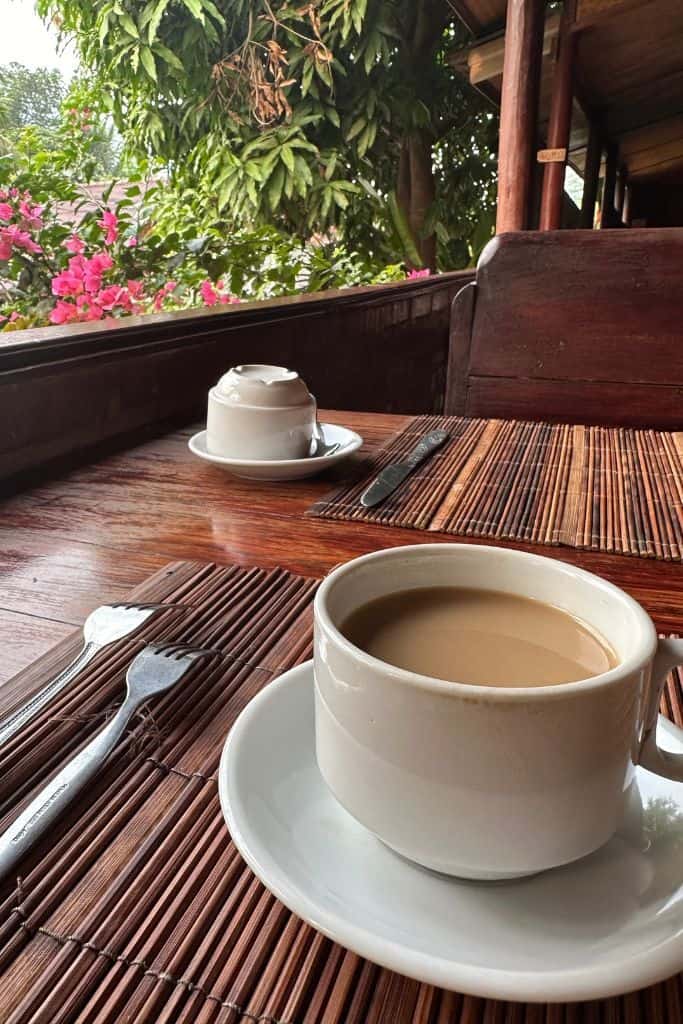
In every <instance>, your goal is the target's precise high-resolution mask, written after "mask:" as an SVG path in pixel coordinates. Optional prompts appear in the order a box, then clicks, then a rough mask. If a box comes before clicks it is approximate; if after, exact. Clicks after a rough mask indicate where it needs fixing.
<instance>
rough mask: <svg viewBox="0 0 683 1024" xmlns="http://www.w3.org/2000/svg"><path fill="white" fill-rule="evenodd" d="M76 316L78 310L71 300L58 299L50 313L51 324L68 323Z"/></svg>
mask: <svg viewBox="0 0 683 1024" xmlns="http://www.w3.org/2000/svg"><path fill="white" fill-rule="evenodd" d="M77 318H78V310H77V309H76V307H75V306H74V304H73V302H64V301H63V300H62V299H60V300H59V301H58V302H57V303H56V305H55V308H54V309H53V310H52V312H51V313H50V323H51V324H68V323H71V321H72V320H76V319H77Z"/></svg>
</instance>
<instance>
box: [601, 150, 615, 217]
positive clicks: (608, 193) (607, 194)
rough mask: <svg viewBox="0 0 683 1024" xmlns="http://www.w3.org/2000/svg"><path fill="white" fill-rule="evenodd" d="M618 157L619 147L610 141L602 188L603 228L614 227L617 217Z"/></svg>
mask: <svg viewBox="0 0 683 1024" xmlns="http://www.w3.org/2000/svg"><path fill="white" fill-rule="evenodd" d="M617 158H618V150H617V147H616V145H615V144H614V143H613V142H610V143H609V145H608V146H607V160H606V162H605V184H604V186H603V189H602V210H601V213H600V227H601V228H613V227H614V225H615V223H616V219H617V218H616V213H615V210H614V189H615V186H616V183H617Z"/></svg>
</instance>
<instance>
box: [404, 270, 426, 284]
mask: <svg viewBox="0 0 683 1024" xmlns="http://www.w3.org/2000/svg"><path fill="white" fill-rule="evenodd" d="M430 275H431V270H430V269H429V267H424V268H423V269H422V270H409V271H408V273H407V274H406V277H407V279H408V280H409V281H414V280H415V278H416V277H429V276H430Z"/></svg>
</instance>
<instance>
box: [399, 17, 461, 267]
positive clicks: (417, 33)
mask: <svg viewBox="0 0 683 1024" xmlns="http://www.w3.org/2000/svg"><path fill="white" fill-rule="evenodd" d="M407 9H408V10H410V11H411V12H412V23H411V24H410V25H409V26H406V36H405V37H404V39H403V46H402V56H401V59H402V61H403V63H404V66H405V73H406V79H407V80H408V81H412V82H413V83H416V94H417V95H418V97H420V98H421V99H422V101H423V102H424V103H425V105H426V106H427V108H429V106H430V101H431V97H430V94H429V86H428V84H427V81H428V76H425V68H429V67H430V66H431V65H432V64H433V62H434V60H435V59H436V53H437V50H438V47H439V44H440V42H441V38H442V36H443V33H444V30H445V28H446V25H447V24H448V20H449V17H451V15H452V11H451V8H450V5H449V4H448V3H447V2H445V0H415V3H414V5H413V6H411V5H407ZM423 83H424V84H423ZM423 93H424V95H422V94H423ZM433 141H434V140H433V132H430V131H429V130H428V129H425V130H423V131H420V130H413V131H411V132H410V133H409V134H406V135H404V136H403V138H402V139H401V148H400V153H399V162H398V175H397V184H396V198H397V200H398V204H399V206H400V208H401V212H402V213H403V215H404V217H405V219H406V221H407V222H408V224H409V225H410V230H411V232H412V234H413V237H414V239H415V244H416V246H417V249H418V251H419V253H420V256H421V257H422V261H423V263H424V266H426V267H429V269H430V270H436V236H435V235H434V234H431V235H429V236H427V237H423V232H424V226H425V220H426V217H427V214H428V213H429V209H430V207H431V205H432V203H433V202H434V198H435V195H436V186H435V182H434V172H433V170H432V144H433Z"/></svg>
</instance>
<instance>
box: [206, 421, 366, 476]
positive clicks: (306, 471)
mask: <svg viewBox="0 0 683 1024" xmlns="http://www.w3.org/2000/svg"><path fill="white" fill-rule="evenodd" d="M319 428H320V431H321V434H322V436H323V438H324V442H325V444H326V445H339V447H338V448H337V449H336V450H335V451H333V452H331V453H329V454H327V455H317V456H316V455H309V456H307V457H306V458H304V459H262V460H255V459H233V458H227V457H225V456H223V455H214V454H213V452H210V451H209V450H208V449H207V447H206V430H200V431H199V433H197V434H195V435H194V436H193V437H191V438H190V440H189V441H188V447H189V449H190V451H191V452H192V453H193V455H197V456H198V457H199V458H200V459H203V460H204V461H205V462H211V463H212V464H213V465H214V466H219V467H221V468H222V469H225V470H227V472H228V473H231V474H232V475H233V476H238V477H242V478H244V479H245V480H270V481H275V480H303V479H304V478H305V477H309V476H315V475H316V474H317V473H322V472H323V470H325V469H329V468H330V466H334V465H336V464H337V463H338V462H342V461H343V460H344V459H346V458H348V457H349V455H351V454H352V453H353V452H355V451H357V450H358V449H359V448H360V446H361V445H362V443H363V438H362V437H361V436H360V434H357V433H356V432H355V431H354V430H349V429H348V428H347V427H342V426H339V425H338V424H336V423H320V424H319Z"/></svg>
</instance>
